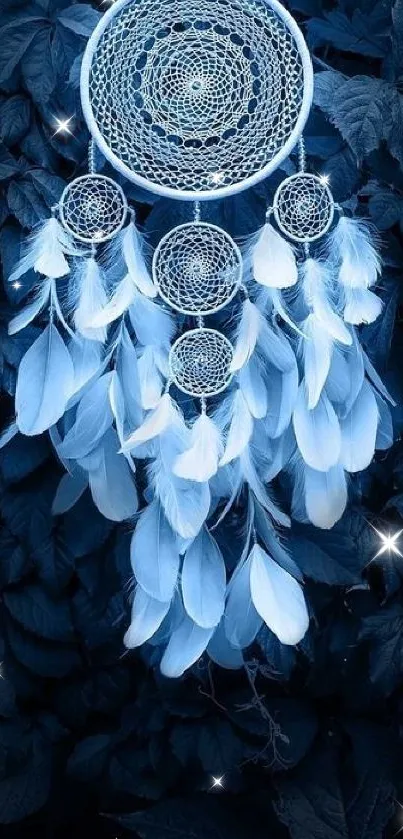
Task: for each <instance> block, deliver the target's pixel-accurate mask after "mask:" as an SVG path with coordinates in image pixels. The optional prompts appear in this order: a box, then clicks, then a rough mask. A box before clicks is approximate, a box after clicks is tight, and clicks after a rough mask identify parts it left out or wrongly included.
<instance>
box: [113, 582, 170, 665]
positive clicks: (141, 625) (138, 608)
mask: <svg viewBox="0 0 403 839" xmlns="http://www.w3.org/2000/svg"><path fill="white" fill-rule="evenodd" d="M169 607H170V602H169V601H168V603H162V602H161V601H160V600H154V599H153V598H152V597H150V596H149V595H148V594H146V592H145V591H143V589H142V588H141V586H136V591H135V594H134V600H133V606H132V615H131V623H130V626H129V628H128V630H127V632H126V633H125V636H124V639H123V643H124V645H125V647H127V648H128V649H129V650H132V649H134V647H140V646H141V644H144V643H145V642H146V641H148V640H149V639H150V638H152V636H153V635H154V633H155V632H156V631H157V629H159V627H160V626H161V624H162V621H163V620H164V618H165V616H166V615H167V614H168V611H169Z"/></svg>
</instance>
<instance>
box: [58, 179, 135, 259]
mask: <svg viewBox="0 0 403 839" xmlns="http://www.w3.org/2000/svg"><path fill="white" fill-rule="evenodd" d="M59 212H60V221H61V223H62V225H63V227H64V228H65V229H66V230H67V231H68V232H69V233H72V234H73V236H75V238H76V239H79V240H80V242H88V243H91V244H96V243H98V242H106V241H107V240H108V239H111V238H112V237H113V236H115V235H116V233H119V230H120V229H121V228H122V227H123V225H124V223H125V219H126V215H127V201H126V198H125V195H124V192H123V190H122V188H121V187H120V186H119V184H117V183H115V181H112V179H111V178H106V177H105V176H104V175H82V177H80V178H76V179H75V180H74V181H72V182H71V183H70V184H68V186H66V189H65V190H64V192H63V194H62V197H61V199H60V204H59Z"/></svg>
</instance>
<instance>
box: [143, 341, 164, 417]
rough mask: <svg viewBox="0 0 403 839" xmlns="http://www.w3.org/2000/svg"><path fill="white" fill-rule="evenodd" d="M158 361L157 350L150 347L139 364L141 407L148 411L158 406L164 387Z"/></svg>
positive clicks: (146, 349)
mask: <svg viewBox="0 0 403 839" xmlns="http://www.w3.org/2000/svg"><path fill="white" fill-rule="evenodd" d="M157 361H158V356H157V352H156V350H155V348H154V347H152V346H148V347H145V349H144V350H143V351H142V353H141V355H140V358H139V359H138V362H137V369H138V376H139V384H140V393H141V405H142V407H143V408H144V410H146V411H149V410H151V409H152V408H155V407H156V406H157V405H158V403H159V401H160V399H161V393H162V388H163V386H164V382H163V378H162V375H161V371H160V369H159V366H158V364H157Z"/></svg>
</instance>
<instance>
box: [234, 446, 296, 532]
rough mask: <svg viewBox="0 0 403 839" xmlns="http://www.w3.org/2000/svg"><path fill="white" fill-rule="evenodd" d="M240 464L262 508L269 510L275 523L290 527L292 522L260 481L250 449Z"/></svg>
mask: <svg viewBox="0 0 403 839" xmlns="http://www.w3.org/2000/svg"><path fill="white" fill-rule="evenodd" d="M240 464H241V470H242V475H243V478H244V480H245V481H246V482H247V483H248V485H249V487H250V489H251V490H252V492H253V494H254V495H255V497H256V498H257V500H258V501H259V503H260V504H261V505H262V507H264V509H265V510H267V512H268V513H269V514H270V515H271V517H272V518H273V519H274V521H276V522H277V523H278V524H281V525H282V526H283V527H290V525H291V522H290V519H289V517H288V516H287V515H286V514H285V513H283V511H282V510H280V509H279V507H277V505H276V504H275V503H274V501H272V499H271V498H270V495H269V492H268V490H267V489H266V487H265V486H264V484H263V482H262V481H261V480H260V477H259V475H258V473H257V470H256V467H255V464H254V463H253V461H252V457H251V453H250V450H249V448H246V449H244V451H243V452H242V454H241V455H240Z"/></svg>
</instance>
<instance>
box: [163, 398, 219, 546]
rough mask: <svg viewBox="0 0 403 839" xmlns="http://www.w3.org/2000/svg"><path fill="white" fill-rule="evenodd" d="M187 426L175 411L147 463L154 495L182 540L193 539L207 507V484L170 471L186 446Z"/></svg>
mask: <svg viewBox="0 0 403 839" xmlns="http://www.w3.org/2000/svg"><path fill="white" fill-rule="evenodd" d="M189 434H190V432H189V429H188V428H187V426H186V425H185V422H184V420H183V417H182V416H181V414H180V413H179V412H178V411H176V412H175V415H174V421H173V423H172V424H171V425H170V426H169V427H168V428H167V429H166V430H165V431H164V433H163V434H161V435H160V437H159V438H158V439H157V440H156V444H155V458H154V460H153V461H152V463H151V464H150V466H149V476H150V481H151V486H152V487H153V490H154V494H155V496H156V497H157V498H159V500H160V503H161V505H162V507H163V508H164V512H165V515H166V517H167V519H168V521H169V523H170V525H171V527H172V529H173V530H174V531H175V532H176V533H178V534H179V535H180V536H181V537H182V538H183V539H193V538H194V537H195V536H197V534H198V532H199V530H200V528H201V527H202V526H203V524H204V522H205V520H206V518H207V516H208V513H209V509H210V490H209V485H208V483H207V482H206V483H198V482H196V481H185V480H183V478H177V477H176V475H174V474H173V471H172V469H173V464H174V463H175V461H176V459H177V457H178V455H179V454H181V453H182V452H183V451H184V449H185V448H187V447H188V445H189Z"/></svg>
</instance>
